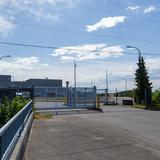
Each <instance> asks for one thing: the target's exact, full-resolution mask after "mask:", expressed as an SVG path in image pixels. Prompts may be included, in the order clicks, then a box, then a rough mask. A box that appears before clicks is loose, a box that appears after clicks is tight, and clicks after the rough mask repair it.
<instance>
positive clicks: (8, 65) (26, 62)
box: [1, 57, 39, 72]
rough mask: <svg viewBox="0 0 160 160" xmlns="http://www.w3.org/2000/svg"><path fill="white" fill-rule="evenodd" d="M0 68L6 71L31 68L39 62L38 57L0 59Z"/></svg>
mask: <svg viewBox="0 0 160 160" xmlns="http://www.w3.org/2000/svg"><path fill="white" fill-rule="evenodd" d="M1 63H2V69H3V70H8V71H14V72H17V71H25V70H32V69H33V68H34V66H35V65H37V64H38V63H39V60H38V57H23V58H19V57H18V58H15V59H14V60H13V61H11V62H10V61H2V62H1Z"/></svg>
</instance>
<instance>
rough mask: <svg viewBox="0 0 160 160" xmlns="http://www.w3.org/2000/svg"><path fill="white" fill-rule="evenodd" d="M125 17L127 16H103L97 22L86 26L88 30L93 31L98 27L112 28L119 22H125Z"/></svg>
mask: <svg viewBox="0 0 160 160" xmlns="http://www.w3.org/2000/svg"><path fill="white" fill-rule="evenodd" d="M125 19H126V17H125V16H118V17H107V18H102V19H101V20H100V21H99V22H97V23H96V24H94V25H88V26H86V30H87V31H88V32H92V31H96V30H97V29H104V28H112V27H115V26H116V25H117V24H118V23H123V22H124V21H125Z"/></svg>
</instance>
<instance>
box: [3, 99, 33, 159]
mask: <svg viewBox="0 0 160 160" xmlns="http://www.w3.org/2000/svg"><path fill="white" fill-rule="evenodd" d="M31 112H32V101H30V102H29V103H28V104H27V105H26V106H25V107H24V108H23V109H22V110H20V111H19V112H18V113H17V114H16V115H15V116H14V117H13V118H12V119H10V120H9V121H8V122H7V123H6V124H5V125H4V126H3V127H2V128H0V159H1V160H7V159H9V157H10V155H11V153H12V151H13V149H14V147H15V145H16V142H17V140H18V139H19V137H20V136H21V133H22V131H23V128H24V126H25V124H26V122H27V120H28V117H29V115H30V113H31Z"/></svg>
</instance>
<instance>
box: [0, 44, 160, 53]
mask: <svg viewBox="0 0 160 160" xmlns="http://www.w3.org/2000/svg"><path fill="white" fill-rule="evenodd" d="M0 44H4V45H12V46H20V47H32V48H43V49H54V50H57V49H62V48H63V49H64V50H69V51H82V52H93V53H99V52H104V53H105V52H107V51H104V50H102V51H101V50H84V49H77V48H67V47H55V46H44V45H35V44H22V43H13V42H2V41H0ZM108 53H122V54H133V53H130V52H123V51H122V52H113V51H111V52H109V51H108ZM142 54H143V55H155V56H159V55H160V54H159V53H142Z"/></svg>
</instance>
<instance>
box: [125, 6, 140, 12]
mask: <svg viewBox="0 0 160 160" xmlns="http://www.w3.org/2000/svg"><path fill="white" fill-rule="evenodd" d="M127 9H128V10H131V11H135V10H139V9H140V6H138V5H137V6H128V7H127Z"/></svg>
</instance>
